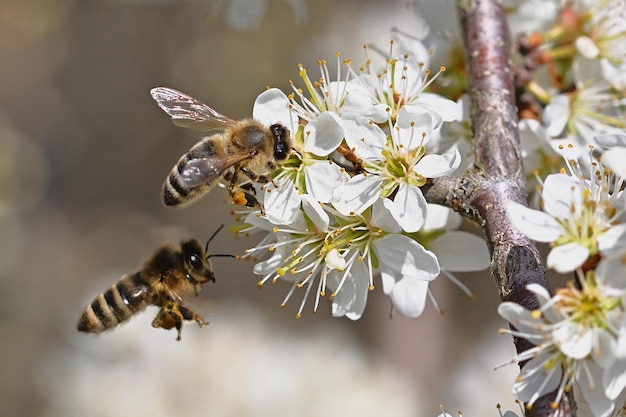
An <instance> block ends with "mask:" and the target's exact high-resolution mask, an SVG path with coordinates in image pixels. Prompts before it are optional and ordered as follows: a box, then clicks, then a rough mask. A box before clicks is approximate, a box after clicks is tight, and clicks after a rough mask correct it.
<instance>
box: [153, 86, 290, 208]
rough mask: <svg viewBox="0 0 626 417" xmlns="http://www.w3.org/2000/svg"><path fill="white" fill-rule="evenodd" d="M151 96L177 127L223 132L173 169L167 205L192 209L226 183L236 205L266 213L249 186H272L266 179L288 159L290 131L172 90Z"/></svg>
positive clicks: (165, 196) (157, 90) (199, 145)
mask: <svg viewBox="0 0 626 417" xmlns="http://www.w3.org/2000/svg"><path fill="white" fill-rule="evenodd" d="M150 94H151V95H152V98H153V99H154V100H155V101H156V102H157V104H158V105H159V107H161V109H163V110H164V111H165V112H166V113H167V114H169V115H170V116H171V117H172V121H173V122H174V124H175V125H177V126H182V127H187V128H190V129H194V130H200V131H209V130H222V132H220V133H217V134H214V135H212V136H207V137H205V138H203V139H202V140H200V141H199V142H198V143H196V144H195V145H194V146H193V147H192V148H191V149H190V150H189V151H188V152H187V153H186V154H184V155H183V156H182V157H181V158H180V159H179V160H178V163H176V165H174V167H173V168H172V170H171V171H170V173H169V175H168V177H167V179H166V180H165V182H164V184H163V202H164V203H165V205H168V206H179V207H183V206H186V205H189V204H191V203H193V202H195V201H196V200H197V199H198V198H200V197H201V196H202V195H203V194H205V193H207V192H209V191H210V190H211V189H213V187H215V185H217V183H218V182H219V181H220V179H222V178H224V180H225V181H226V182H227V183H228V186H227V189H228V193H229V194H230V196H231V198H232V199H233V202H234V203H235V204H240V205H246V206H248V207H257V208H261V209H262V207H261V205H260V204H259V202H258V200H257V198H256V196H255V190H254V187H253V186H252V184H251V183H250V181H255V182H258V183H267V182H269V181H270V179H269V178H268V177H267V175H268V174H270V173H271V172H273V171H274V170H275V169H276V167H277V165H278V164H279V163H280V162H282V161H285V160H286V159H287V158H288V157H289V154H290V152H291V149H292V146H291V142H290V137H289V130H287V128H286V127H285V126H283V125H281V124H278V123H276V124H273V125H271V126H269V127H268V126H266V125H264V124H262V123H260V122H259V121H257V120H253V119H244V120H241V121H236V120H233V119H231V118H229V117H226V116H224V115H223V114H220V113H218V112H217V111H215V110H213V109H212V108H211V107H209V106H207V105H206V104H204V103H202V102H200V101H199V100H196V99H195V98H193V97H190V96H188V95H186V94H183V93H181V92H179V91H176V90H172V89H170V88H165V87H158V88H154V89H152V90H151V91H150ZM240 174H243V176H244V177H245V178H240Z"/></svg>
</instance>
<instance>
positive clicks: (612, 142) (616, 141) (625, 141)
mask: <svg viewBox="0 0 626 417" xmlns="http://www.w3.org/2000/svg"><path fill="white" fill-rule="evenodd" d="M595 140H596V142H597V143H598V144H599V145H600V146H602V147H603V148H606V149H611V148H615V147H624V146H626V133H607V134H604V135H600V136H596V138H595ZM619 152H623V151H619ZM603 155H606V152H605V153H604V154H603ZM616 162H619V160H617V161H616ZM602 163H604V164H605V165H608V166H609V167H610V168H611V169H613V167H612V165H609V164H608V163H607V161H606V160H605V159H604V156H603V157H602ZM613 170H614V169H613Z"/></svg>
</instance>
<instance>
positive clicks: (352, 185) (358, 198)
mask: <svg viewBox="0 0 626 417" xmlns="http://www.w3.org/2000/svg"><path fill="white" fill-rule="evenodd" d="M381 183H382V180H381V178H380V177H379V176H377V175H367V176H366V175H362V174H360V175H355V176H354V177H352V178H350V180H349V181H348V182H347V183H346V184H345V185H344V186H343V187H339V188H338V189H337V190H335V194H334V201H333V206H334V207H335V208H336V209H337V210H338V211H339V212H340V213H341V214H343V215H345V216H351V215H353V214H355V213H356V214H360V213H362V212H363V211H364V210H365V209H367V208H368V207H369V206H371V205H372V204H374V202H375V201H376V200H377V199H379V198H380V191H381V189H380V186H381Z"/></svg>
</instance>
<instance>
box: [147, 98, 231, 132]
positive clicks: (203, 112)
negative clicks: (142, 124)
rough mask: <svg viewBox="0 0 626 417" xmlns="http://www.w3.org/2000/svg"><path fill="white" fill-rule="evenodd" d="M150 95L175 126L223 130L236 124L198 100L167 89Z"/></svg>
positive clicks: (202, 129) (201, 129)
mask: <svg viewBox="0 0 626 417" xmlns="http://www.w3.org/2000/svg"><path fill="white" fill-rule="evenodd" d="M150 95H151V96H152V98H153V99H154V100H155V101H156V102H157V104H158V105H159V107H160V108H161V109H163V111H164V112H165V113H167V114H169V115H170V116H171V117H172V122H173V123H174V124H175V125H176V126H181V127H186V128H189V129H193V130H199V131H209V130H224V129H226V128H228V127H230V126H232V125H233V124H235V123H236V121H235V120H233V119H231V118H230V117H227V116H224V115H223V114H221V113H219V112H217V111H215V110H213V109H212V108H210V107H209V106H207V105H206V104H204V103H203V102H201V101H200V100H196V99H195V98H193V97H190V96H188V95H186V94H183V93H181V92H180V91H176V90H173V89H171V88H167V87H157V88H153V89H152V90H150Z"/></svg>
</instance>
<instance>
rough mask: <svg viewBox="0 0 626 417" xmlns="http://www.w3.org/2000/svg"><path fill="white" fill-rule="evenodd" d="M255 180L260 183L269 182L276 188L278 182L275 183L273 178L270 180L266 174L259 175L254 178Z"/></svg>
mask: <svg viewBox="0 0 626 417" xmlns="http://www.w3.org/2000/svg"><path fill="white" fill-rule="evenodd" d="M256 182H258V183H261V184H267V183H270V182H271V183H272V185H273V186H274V187H275V188H278V184H276V183H275V182H274V180H272V179H271V178H270V177H268V176H267V175H259V177H258V178H257V179H256Z"/></svg>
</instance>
